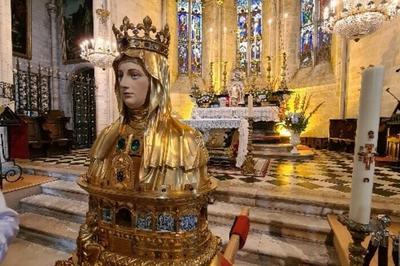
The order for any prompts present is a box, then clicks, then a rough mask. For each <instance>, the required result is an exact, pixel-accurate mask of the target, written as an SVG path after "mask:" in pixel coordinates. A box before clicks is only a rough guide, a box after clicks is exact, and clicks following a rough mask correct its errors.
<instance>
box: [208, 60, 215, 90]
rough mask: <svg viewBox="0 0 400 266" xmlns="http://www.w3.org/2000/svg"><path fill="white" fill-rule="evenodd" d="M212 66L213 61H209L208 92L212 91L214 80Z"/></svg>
mask: <svg viewBox="0 0 400 266" xmlns="http://www.w3.org/2000/svg"><path fill="white" fill-rule="evenodd" d="M213 66H214V62H210V72H209V75H210V92H213V91H214V80H213V77H214V70H213Z"/></svg>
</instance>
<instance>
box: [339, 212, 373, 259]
mask: <svg viewBox="0 0 400 266" xmlns="http://www.w3.org/2000/svg"><path fill="white" fill-rule="evenodd" d="M338 218H339V222H341V223H342V224H343V225H345V226H346V227H347V229H348V230H349V232H350V234H351V238H352V239H353V242H352V243H350V244H349V259H350V266H363V265H364V257H365V254H366V252H367V250H366V249H365V248H364V247H363V246H362V245H361V243H362V242H363V241H364V239H365V237H366V236H368V235H369V234H370V233H371V226H370V224H360V223H357V222H355V221H353V220H351V219H350V218H349V215H348V214H342V215H339V217H338Z"/></svg>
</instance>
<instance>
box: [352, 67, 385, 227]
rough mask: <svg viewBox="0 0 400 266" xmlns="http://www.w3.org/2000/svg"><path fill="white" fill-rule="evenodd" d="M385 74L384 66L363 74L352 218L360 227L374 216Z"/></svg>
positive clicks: (369, 69) (353, 178)
mask: <svg viewBox="0 0 400 266" xmlns="http://www.w3.org/2000/svg"><path fill="white" fill-rule="evenodd" d="M383 75H384V68H383V67H382V66H377V67H370V68H367V69H366V70H364V72H363V73H362V81H361V92H360V106H359V115H358V120H357V135H356V141H355V148H354V149H355V152H354V166H353V177H352V183H351V203H350V219H351V220H353V221H354V222H357V223H360V224H368V223H369V220H370V215H371V199H372V187H373V184H374V179H373V178H374V170H375V161H374V156H375V151H376V145H377V140H378V127H379V115H380V109H381V97H382V86H383Z"/></svg>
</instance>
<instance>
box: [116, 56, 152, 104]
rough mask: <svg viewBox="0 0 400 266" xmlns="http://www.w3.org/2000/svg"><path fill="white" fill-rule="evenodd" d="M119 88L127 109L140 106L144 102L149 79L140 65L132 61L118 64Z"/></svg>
mask: <svg viewBox="0 0 400 266" xmlns="http://www.w3.org/2000/svg"><path fill="white" fill-rule="evenodd" d="M117 78H118V81H119V90H120V94H121V97H122V101H123V102H124V104H125V105H126V106H127V107H128V108H129V109H136V108H139V107H142V106H143V105H144V104H145V102H146V97H147V93H148V91H149V85H150V79H149V77H148V76H147V75H146V72H145V70H144V69H143V68H142V66H141V65H139V64H136V63H134V62H132V61H124V62H121V63H120V64H119V66H118V77H117Z"/></svg>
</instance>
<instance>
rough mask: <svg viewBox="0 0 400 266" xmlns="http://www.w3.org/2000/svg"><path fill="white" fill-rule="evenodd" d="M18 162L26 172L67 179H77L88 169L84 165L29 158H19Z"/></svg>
mask: <svg viewBox="0 0 400 266" xmlns="http://www.w3.org/2000/svg"><path fill="white" fill-rule="evenodd" d="M17 163H18V165H20V166H21V167H22V171H23V173H25V174H30V175H42V176H52V177H56V178H58V179H62V180H66V181H75V180H76V178H77V177H78V176H80V175H82V174H84V173H85V172H86V169H87V168H86V167H84V166H66V165H52V164H46V163H38V162H31V161H27V160H17ZM44 164H46V165H44Z"/></svg>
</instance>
